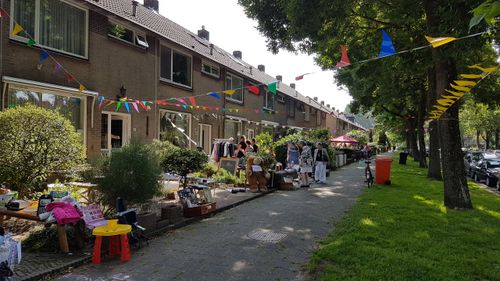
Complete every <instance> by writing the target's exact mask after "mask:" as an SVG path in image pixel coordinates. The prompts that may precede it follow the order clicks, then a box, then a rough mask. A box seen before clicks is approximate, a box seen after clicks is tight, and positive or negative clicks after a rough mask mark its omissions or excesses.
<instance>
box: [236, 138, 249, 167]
mask: <svg viewBox="0 0 500 281" xmlns="http://www.w3.org/2000/svg"><path fill="white" fill-rule="evenodd" d="M246 141H247V138H246V137H245V136H241V137H240V143H239V144H238V148H237V151H238V153H237V154H236V157H238V160H239V163H238V164H239V165H240V166H244V164H245V163H243V161H245V155H246V152H245V150H246V149H247V143H246Z"/></svg>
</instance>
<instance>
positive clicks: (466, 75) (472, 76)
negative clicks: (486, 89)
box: [460, 74, 483, 79]
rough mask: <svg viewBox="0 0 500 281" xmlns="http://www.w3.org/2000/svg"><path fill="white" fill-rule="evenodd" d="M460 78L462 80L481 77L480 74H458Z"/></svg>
mask: <svg viewBox="0 0 500 281" xmlns="http://www.w3.org/2000/svg"><path fill="white" fill-rule="evenodd" d="M460 77H462V78H464V79H481V78H483V75H481V74H460Z"/></svg>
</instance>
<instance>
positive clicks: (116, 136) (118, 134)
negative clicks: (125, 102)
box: [101, 112, 131, 153]
mask: <svg viewBox="0 0 500 281" xmlns="http://www.w3.org/2000/svg"><path fill="white" fill-rule="evenodd" d="M130 127H131V122H130V114H124V113H115V112H103V113H102V115H101V151H102V152H104V153H109V152H110V151H111V150H113V149H116V148H121V147H122V146H123V145H125V144H127V143H128V142H129V141H130V134H131V132H130V131H131V130H130Z"/></svg>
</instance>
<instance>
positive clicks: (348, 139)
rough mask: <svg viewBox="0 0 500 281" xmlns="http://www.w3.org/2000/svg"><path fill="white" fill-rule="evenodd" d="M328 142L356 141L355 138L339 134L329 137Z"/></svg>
mask: <svg viewBox="0 0 500 281" xmlns="http://www.w3.org/2000/svg"><path fill="white" fill-rule="evenodd" d="M330 142H336V143H358V141H357V140H355V139H353V138H350V137H348V136H340V137H337V138H334V139H333V138H332V139H330Z"/></svg>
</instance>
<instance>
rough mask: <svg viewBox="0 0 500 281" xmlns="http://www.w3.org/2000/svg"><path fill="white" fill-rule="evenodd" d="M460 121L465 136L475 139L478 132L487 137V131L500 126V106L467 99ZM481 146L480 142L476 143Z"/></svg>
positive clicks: (492, 130)
mask: <svg viewBox="0 0 500 281" xmlns="http://www.w3.org/2000/svg"><path fill="white" fill-rule="evenodd" d="M460 119H461V120H462V122H461V123H460V125H461V128H462V131H463V134H464V137H466V138H469V139H475V138H476V135H477V133H478V132H479V133H480V136H482V137H483V139H485V134H486V133H487V132H495V130H498V128H500V106H496V107H494V106H490V105H488V104H484V103H476V102H475V101H474V100H472V99H467V100H466V102H465V103H464V106H463V107H462V109H461V110H460ZM476 145H477V146H479V145H480V144H479V143H476Z"/></svg>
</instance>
